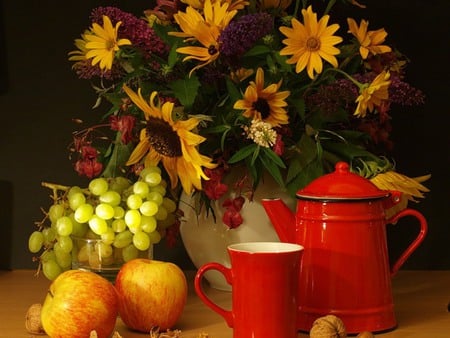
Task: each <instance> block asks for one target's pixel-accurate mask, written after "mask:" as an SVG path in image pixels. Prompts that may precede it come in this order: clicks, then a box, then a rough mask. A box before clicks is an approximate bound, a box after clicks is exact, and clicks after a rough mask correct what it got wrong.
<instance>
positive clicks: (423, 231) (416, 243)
mask: <svg viewBox="0 0 450 338" xmlns="http://www.w3.org/2000/svg"><path fill="white" fill-rule="evenodd" d="M405 216H413V217H415V218H416V219H418V220H419V222H420V231H419V234H418V235H417V236H416V238H415V239H414V240H413V241H412V242H411V244H410V245H409V246H408V247H407V248H406V250H405V251H404V252H403V253H402V254H401V255H400V257H399V258H398V259H397V261H396V262H395V264H394V265H393V266H392V268H391V276H394V275H395V274H396V273H397V271H398V270H399V269H400V267H401V266H402V265H403V263H405V261H406V260H407V259H408V257H409V256H411V254H412V253H413V251H414V250H416V249H417V247H418V246H419V245H420V244H421V243H422V242H423V240H424V239H425V236H426V234H427V231H428V224H427V220H426V219H425V217H424V216H423V215H422V214H421V213H420V212H418V211H416V210H413V209H403V210H402V211H400V212H399V213H397V214H396V215H394V216H393V217H391V218H390V219H388V220H387V223H392V224H395V223H396V222H397V221H398V220H399V219H400V218H402V217H405Z"/></svg>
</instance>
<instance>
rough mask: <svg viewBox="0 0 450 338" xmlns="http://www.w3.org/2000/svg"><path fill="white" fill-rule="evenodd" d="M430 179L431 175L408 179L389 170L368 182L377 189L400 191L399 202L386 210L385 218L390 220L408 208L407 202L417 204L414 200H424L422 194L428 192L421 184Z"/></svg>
mask: <svg viewBox="0 0 450 338" xmlns="http://www.w3.org/2000/svg"><path fill="white" fill-rule="evenodd" d="M430 177H431V175H424V176H420V177H408V176H406V175H403V174H400V173H398V172H396V171H394V170H389V171H386V172H384V173H380V174H377V175H376V176H375V177H373V178H371V179H370V181H371V182H372V183H373V184H375V185H376V186H377V187H378V189H381V190H389V191H400V192H401V193H402V196H401V199H400V201H399V202H398V203H397V204H396V205H394V206H393V207H391V208H389V209H387V210H386V218H390V217H392V216H394V215H395V214H397V213H398V212H399V211H401V210H403V209H405V208H406V207H407V206H408V201H412V202H417V200H416V199H415V198H424V197H425V196H424V194H423V193H425V192H429V191H430V190H429V189H428V188H427V187H425V186H424V185H423V184H422V182H425V181H426V180H428V179H429V178H430Z"/></svg>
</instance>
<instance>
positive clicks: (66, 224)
mask: <svg viewBox="0 0 450 338" xmlns="http://www.w3.org/2000/svg"><path fill="white" fill-rule="evenodd" d="M72 231H73V224H72V221H71V220H70V217H69V216H63V217H60V218H58V220H57V221H56V232H57V233H58V235H60V236H69V235H70V234H72Z"/></svg>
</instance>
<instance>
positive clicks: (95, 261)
mask: <svg viewBox="0 0 450 338" xmlns="http://www.w3.org/2000/svg"><path fill="white" fill-rule="evenodd" d="M44 185H45V186H47V187H50V188H52V189H53V201H54V203H53V204H52V205H51V206H50V207H49V209H48V211H46V212H44V214H45V216H44V219H43V220H42V221H41V222H38V223H37V226H38V229H37V230H35V231H33V232H32V233H31V235H30V237H29V240H28V248H29V250H30V252H32V253H35V254H36V253H40V255H39V257H38V258H35V259H36V260H38V261H39V269H42V272H43V273H44V275H45V276H46V277H47V278H48V279H50V280H53V279H55V278H56V277H57V276H58V275H59V274H60V273H61V272H63V271H65V270H68V269H71V268H72V262H73V261H74V262H75V261H76V262H77V264H81V265H83V264H86V265H89V266H90V267H91V268H93V269H95V268H99V267H100V264H102V265H105V264H106V265H107V264H109V263H108V262H110V264H113V263H114V262H115V263H117V261H122V262H127V261H129V260H131V259H133V258H136V257H138V256H140V254H141V253H142V252H147V251H148V250H149V248H150V247H151V245H153V244H156V243H158V242H159V241H160V240H161V237H162V235H163V234H164V231H165V229H166V228H167V227H169V226H170V225H172V224H174V223H175V222H176V216H175V215H176V213H175V211H176V209H177V205H176V203H175V201H174V200H173V199H171V198H169V197H167V196H166V186H167V183H166V181H165V180H164V179H163V178H162V177H161V171H160V169H159V168H158V167H147V168H145V169H143V170H142V171H141V172H140V174H139V178H138V180H137V181H136V182H134V183H133V182H131V181H129V180H128V179H126V178H124V177H115V178H94V179H92V180H91V181H90V182H89V185H88V187H87V188H85V189H82V188H80V187H78V186H73V187H65V186H60V185H55V184H48V183H47V184H44ZM78 238H84V239H86V238H87V239H96V240H97V241H95V242H96V244H95V247H94V249H92V248H88V246H87V245H86V247H80V246H79V245H77V244H76V243H77V239H78Z"/></svg>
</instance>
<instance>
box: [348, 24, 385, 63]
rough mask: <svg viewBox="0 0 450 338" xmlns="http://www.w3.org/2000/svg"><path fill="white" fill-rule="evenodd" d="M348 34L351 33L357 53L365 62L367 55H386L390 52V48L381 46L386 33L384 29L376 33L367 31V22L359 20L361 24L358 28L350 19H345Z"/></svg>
mask: <svg viewBox="0 0 450 338" xmlns="http://www.w3.org/2000/svg"><path fill="white" fill-rule="evenodd" d="M347 22H348V27H349V31H348V32H349V33H352V34H353V35H354V36H355V37H356V39H357V40H358V42H359V44H360V47H359V53H360V54H361V57H362V58H363V59H364V60H365V59H367V56H369V53H371V54H372V55H377V54H383V53H388V52H390V51H391V47H389V46H386V45H382V43H383V42H384V39H386V36H387V33H386V31H385V30H384V29H378V30H376V31H368V30H367V28H368V26H369V22H368V21H366V20H361V24H360V25H359V27H358V24H357V23H356V21H355V20H354V19H352V18H348V19H347Z"/></svg>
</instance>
